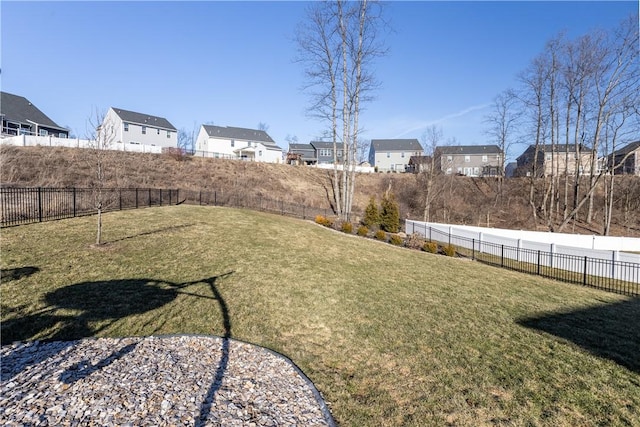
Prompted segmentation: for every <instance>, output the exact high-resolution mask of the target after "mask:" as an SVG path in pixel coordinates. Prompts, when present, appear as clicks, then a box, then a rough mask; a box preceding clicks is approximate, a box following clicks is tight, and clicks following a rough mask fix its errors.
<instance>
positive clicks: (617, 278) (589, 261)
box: [411, 223, 640, 296]
mask: <svg viewBox="0 0 640 427" xmlns="http://www.w3.org/2000/svg"><path fill="white" fill-rule="evenodd" d="M411 231H413V232H415V233H418V234H421V235H422V236H424V237H425V238H426V239H428V240H429V241H436V242H440V243H444V244H450V245H453V246H455V247H456V250H457V252H458V253H460V254H462V255H465V256H468V257H470V258H472V259H474V260H477V261H480V262H483V263H486V264H491V265H494V266H498V267H502V268H506V269H510V270H515V271H520V272H524V273H529V274H535V275H538V276H543V277H547V278H550V279H556V280H561V281H563V282H569V283H577V284H580V285H584V286H589V287H593V288H597V289H602V290H606V291H610V292H615V293H619V294H623V295H631V296H640V264H638V263H635V262H628V261H616V260H607V259H600V258H592V257H588V256H581V255H570V254H563V253H554V252H547V251H543V250H536V249H527V248H522V247H517V246H510V245H505V244H500V243H494V242H487V241H484V240H479V239H476V238H470V237H465V236H460V235H457V234H452V233H449V232H446V231H443V230H440V229H437V228H434V227H430V226H427V225H423V226H421V225H420V224H418V223H414V224H413V228H412V230H411Z"/></svg>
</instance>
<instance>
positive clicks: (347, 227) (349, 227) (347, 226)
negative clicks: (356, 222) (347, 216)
mask: <svg viewBox="0 0 640 427" xmlns="http://www.w3.org/2000/svg"><path fill="white" fill-rule="evenodd" d="M340 228H341V230H342V232H343V233H347V234H351V233H353V224H351V223H350V222H343V223H342V225H341V227H340Z"/></svg>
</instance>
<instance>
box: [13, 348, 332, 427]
mask: <svg viewBox="0 0 640 427" xmlns="http://www.w3.org/2000/svg"><path fill="white" fill-rule="evenodd" d="M0 356H1V357H2V359H1V363H2V385H1V387H0V424H2V425H7V426H22V425H34V426H39V425H42V426H47V425H48V426H54V425H55V426H59V425H60V426H75V425H83V426H84V425H100V426H115V425H118V426H141V425H144V426H147V425H154V426H173V425H175V426H178V425H180V426H182V425H189V426H204V425H207V426H219V425H224V426H292V425H298V426H327V425H328V426H333V425H334V421H333V419H332V418H331V415H330V413H329V411H328V409H327V407H326V405H325V403H324V401H323V400H322V398H321V397H320V394H319V393H318V392H317V390H316V389H315V387H314V386H313V384H311V382H310V381H309V380H308V378H306V376H304V374H303V373H302V372H301V371H300V370H299V369H298V368H297V367H296V366H295V365H294V364H293V363H292V362H291V361H290V360H288V359H287V358H285V357H283V356H281V355H278V354H276V353H273V352H271V351H269V350H266V349H264V348H261V347H257V346H253V345H250V344H247V343H242V342H239V341H235V340H232V339H226V338H220V337H211V336H171V337H144V338H143V337H138V338H122V339H112V338H100V339H84V340H79V341H69V342H52V343H40V342H33V343H16V344H13V345H10V346H4V347H2V348H1V350H0Z"/></svg>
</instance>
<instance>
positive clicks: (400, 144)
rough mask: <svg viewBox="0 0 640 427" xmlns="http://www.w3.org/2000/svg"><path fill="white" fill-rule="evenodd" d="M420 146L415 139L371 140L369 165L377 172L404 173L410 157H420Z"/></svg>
mask: <svg viewBox="0 0 640 427" xmlns="http://www.w3.org/2000/svg"><path fill="white" fill-rule="evenodd" d="M423 151H424V150H423V148H422V145H420V143H419V142H418V140H417V139H415V138H414V139H372V140H371V146H370V148H369V163H370V164H371V166H373V167H375V168H376V170H377V171H379V172H386V171H391V172H405V171H406V170H407V167H408V165H409V160H410V159H411V156H420V155H422V152H423Z"/></svg>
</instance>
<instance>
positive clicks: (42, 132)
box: [40, 129, 49, 136]
mask: <svg viewBox="0 0 640 427" xmlns="http://www.w3.org/2000/svg"><path fill="white" fill-rule="evenodd" d="M47 135H49V132H47V130H46V129H40V136H47Z"/></svg>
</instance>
